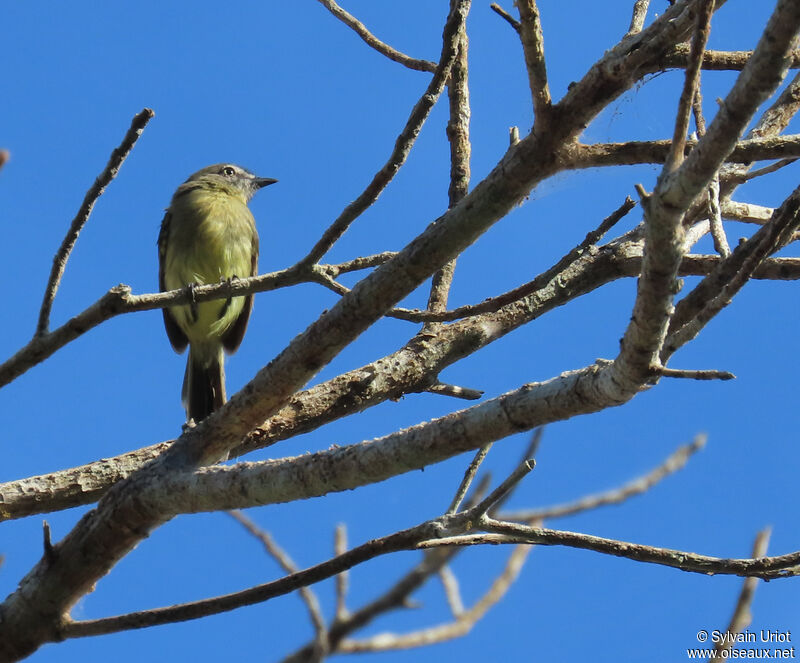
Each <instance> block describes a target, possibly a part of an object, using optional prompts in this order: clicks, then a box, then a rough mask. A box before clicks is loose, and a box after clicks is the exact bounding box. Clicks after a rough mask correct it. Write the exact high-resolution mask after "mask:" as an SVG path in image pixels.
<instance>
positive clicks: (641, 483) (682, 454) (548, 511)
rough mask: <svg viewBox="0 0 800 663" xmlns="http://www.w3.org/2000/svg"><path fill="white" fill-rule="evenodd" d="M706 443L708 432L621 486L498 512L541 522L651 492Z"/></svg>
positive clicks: (510, 517)
mask: <svg viewBox="0 0 800 663" xmlns="http://www.w3.org/2000/svg"><path fill="white" fill-rule="evenodd" d="M705 444H706V436H705V435H698V436H696V437H695V438H694V440H693V441H692V442H691V444H687V445H685V446H682V447H679V448H678V449H677V450H676V451H675V452H674V453H672V454H671V455H670V456H669V457H668V458H667V459H666V460H665V461H664V462H663V463H661V465H659V466H658V467H656V468H655V469H653V470H651V471H650V472H648V473H647V474H645V475H644V476H641V477H639V478H638V479H634V480H633V481H630V482H628V483H626V484H625V485H624V486H621V487H620V488H615V489H613V490H609V491H606V492H603V493H598V494H597V495H587V496H586V497H582V498H581V499H579V500H576V501H574V502H570V503H568V504H559V505H556V506H549V507H542V508H541V509H530V510H524V511H509V512H505V513H502V514H499V515H497V516H496V518H497V519H498V520H515V521H522V522H527V523H531V522H540V521H543V520H549V519H551V518H563V517H565V516H572V515H575V514H577V513H582V512H584V511H589V510H591V509H596V508H598V507H602V506H608V505H610V504H621V503H622V502H624V501H626V500H628V499H629V498H631V497H634V496H636V495H641V494H642V493H645V492H647V491H648V490H650V489H651V488H652V487H653V486H655V485H656V484H657V483H658V482H659V481H661V480H662V479H664V478H666V477H668V476H669V475H670V474H673V473H675V472H677V471H678V470H681V469H683V467H684V466H685V465H686V463H687V461H688V460H689V458H690V457H691V456H692V455H694V454H695V453H696V452H697V451H699V450H700V449H702V448H703V447H704V446H705Z"/></svg>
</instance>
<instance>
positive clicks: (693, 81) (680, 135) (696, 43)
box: [664, 0, 714, 172]
mask: <svg viewBox="0 0 800 663" xmlns="http://www.w3.org/2000/svg"><path fill="white" fill-rule="evenodd" d="M699 5H700V6H699V11H698V13H697V28H696V29H695V33H694V35H693V37H692V45H691V49H690V51H689V62H688V64H687V66H686V76H685V78H684V82H683V91H682V92H681V98H680V101H679V102H678V112H677V117H676V120H675V133H674V134H673V136H672V146H671V148H670V153H669V155H668V156H667V160H666V161H665V163H664V167H665V171H666V172H672V171H674V170H675V169H677V167H678V166H679V165H680V164H681V163H682V162H683V152H684V150H685V148H686V134H687V133H688V130H689V117H690V115H691V112H692V103H693V102H694V99H695V97H696V95H697V94H698V90H699V87H700V63H701V62H702V59H703V51H704V50H705V48H706V43H708V35H709V32H710V30H711V15H712V14H713V13H714V0H701V2H700V3H699Z"/></svg>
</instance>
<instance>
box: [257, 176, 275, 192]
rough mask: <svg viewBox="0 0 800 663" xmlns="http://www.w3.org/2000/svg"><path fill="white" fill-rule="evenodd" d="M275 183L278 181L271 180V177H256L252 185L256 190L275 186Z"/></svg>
mask: <svg viewBox="0 0 800 663" xmlns="http://www.w3.org/2000/svg"><path fill="white" fill-rule="evenodd" d="M277 181H278V180H275V179H272V178H271V177H256V178H254V179H253V184H255V188H256V189H263V188H264V187H265V186H269V185H270V184H275V182H277Z"/></svg>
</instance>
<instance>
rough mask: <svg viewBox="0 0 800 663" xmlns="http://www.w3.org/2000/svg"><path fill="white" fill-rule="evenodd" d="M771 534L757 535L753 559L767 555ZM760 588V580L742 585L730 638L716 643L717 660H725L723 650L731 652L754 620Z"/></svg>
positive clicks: (768, 532) (760, 533) (762, 533)
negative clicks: (756, 598)
mask: <svg viewBox="0 0 800 663" xmlns="http://www.w3.org/2000/svg"><path fill="white" fill-rule="evenodd" d="M770 534H771V530H770V528H769V527H768V528H766V529H764V530H761V531H760V532H759V533H758V534H756V539H755V542H754V543H753V553H752V554H753V558H754V559H758V558H759V557H765V556H766V554H767V546H768V545H769V537H770ZM756 587H758V578H745V579H744V582H743V583H742V589H741V591H740V592H739V599H738V600H737V601H736V607H735V608H734V610H733V614H732V615H731V621H730V622H729V624H728V628H727V630H726V632H725V633H726V634H730V637H727V638H722V639H720V640H717V641H716V644H715V645H714V649H715V650H716V652H717V655H716V656H715V658H719V659H724V658H726V657H725V655H724V654H723V653H722V651H723V650H728V651H729V650H730V649H731V646H732V645H733V643H734V641H735V639H736V638H735V636H736V634H738V633H741V632H742V631H744V630H745V629H746V628H747V627H748V626H750V623H751V622H752V620H753V616H752V615H751V614H750V606H751V605H752V604H753V598H754V596H755V593H756Z"/></svg>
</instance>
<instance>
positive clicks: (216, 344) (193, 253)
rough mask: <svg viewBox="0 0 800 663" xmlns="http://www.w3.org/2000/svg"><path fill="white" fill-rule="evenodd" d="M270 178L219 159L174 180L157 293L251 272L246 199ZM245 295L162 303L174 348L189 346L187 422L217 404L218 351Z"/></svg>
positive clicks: (221, 376) (252, 245) (252, 243)
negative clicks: (183, 178)
mask: <svg viewBox="0 0 800 663" xmlns="http://www.w3.org/2000/svg"><path fill="white" fill-rule="evenodd" d="M275 182H277V180H274V179H271V178H269V177H257V176H255V175H253V173H251V172H250V171H248V170H245V169H244V168H242V167H241V166H236V165H234V164H232V163H219V164H215V165H213V166H208V167H207V168H203V169H202V170H198V171H197V172H196V173H195V174H194V175H192V176H191V177H190V178H189V179H188V180H186V181H185V182H184V183H183V184H181V185H180V186H179V187H178V189H177V191H175V195H174V196H172V202H171V203H170V205H169V207H168V208H167V213H166V215H165V216H164V220H163V221H162V222H161V231H160V232H159V234H158V263H159V269H158V285H159V287H160V288H161V290H162V291H164V290H175V289H177V288H183V287H185V286H187V285H201V284H211V283H219V282H220V281H225V280H230V279H233V278H245V277H247V276H255V275H256V274H257V273H258V233H257V232H256V224H255V219H253V214H252V213H251V212H250V210H249V209H248V207H247V203H248V202H249V200H250V199H251V198H252V197H253V194H255V192H256V191H258V190H259V189H261V188H262V187H265V186H268V185H269V184H274V183H275ZM252 309H253V295H247V296H245V297H232V298H228V299H216V300H213V301H207V302H200V303H198V302H191V303H189V304H182V305H180V306H171V307H169V308H165V309H162V313H163V314H164V326H165V327H166V328H167V336H168V337H169V341H170V343H171V344H172V347H173V348H174V349H175V351H176V352H183V351H184V350H185V349H186V346H187V345H188V346H189V358H188V360H187V362H186V373H185V375H184V378H183V392H182V399H183V405H184V407H185V408H186V419H187V421H189V422H191V421H194V423H199V422H200V421H202V420H203V419H205V418H206V417H207V416H208V415H209V414H211V413H212V412H213V411H214V410H216V409H217V408H219V407H221V406H222V404H223V403H225V400H226V397H225V370H224V364H223V362H224V354H223V351H225V352H228V353H229V354H230V353H233V352H235V351H236V349H237V348H238V347H239V345H240V344H241V342H242V338H243V337H244V332H245V330H246V329H247V321H248V319H249V318H250V311H251V310H252Z"/></svg>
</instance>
